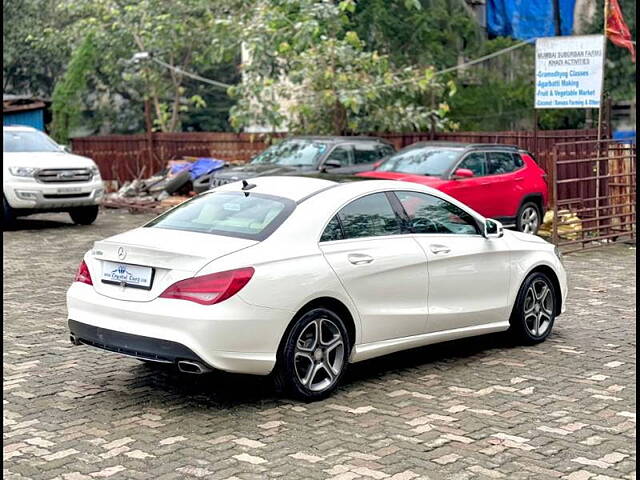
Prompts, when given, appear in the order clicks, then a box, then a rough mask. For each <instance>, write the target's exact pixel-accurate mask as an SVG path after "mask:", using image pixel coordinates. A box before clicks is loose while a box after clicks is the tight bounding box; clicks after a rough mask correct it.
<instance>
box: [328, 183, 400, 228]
mask: <svg viewBox="0 0 640 480" xmlns="http://www.w3.org/2000/svg"><path fill="white" fill-rule="evenodd" d="M338 216H339V217H340V222H341V223H342V230H343V232H344V238H360V237H380V236H384V235H396V234H400V233H402V232H401V225H400V220H399V218H398V217H397V215H396V213H395V211H394V210H393V208H391V204H390V203H389V200H388V199H387V196H386V195H385V194H384V193H373V194H371V195H367V196H365V197H361V198H359V199H357V200H354V201H353V202H351V203H350V204H348V205H347V206H346V207H344V208H343V209H342V210H340V212H339V213H338Z"/></svg>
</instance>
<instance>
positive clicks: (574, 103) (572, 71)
mask: <svg viewBox="0 0 640 480" xmlns="http://www.w3.org/2000/svg"><path fill="white" fill-rule="evenodd" d="M603 51H604V35H583V36H569V37H547V38H538V39H537V40H536V98H535V108H600V93H601V91H602V63H603V62H602V56H603Z"/></svg>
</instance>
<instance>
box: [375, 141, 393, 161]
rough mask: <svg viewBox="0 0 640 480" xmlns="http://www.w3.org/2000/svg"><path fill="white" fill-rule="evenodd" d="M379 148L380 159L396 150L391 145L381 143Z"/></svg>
mask: <svg viewBox="0 0 640 480" xmlns="http://www.w3.org/2000/svg"><path fill="white" fill-rule="evenodd" d="M377 150H378V159H380V158H384V157H388V156H389V155H391V154H392V153H394V152H395V150H394V149H393V148H392V147H391V146H389V145H384V144H383V145H379V146H378V147H377Z"/></svg>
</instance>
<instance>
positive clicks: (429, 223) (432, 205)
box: [395, 191, 479, 235]
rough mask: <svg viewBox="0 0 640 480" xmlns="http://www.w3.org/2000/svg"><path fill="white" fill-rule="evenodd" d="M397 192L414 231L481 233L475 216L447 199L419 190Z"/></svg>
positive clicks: (461, 233) (462, 233) (460, 233)
mask: <svg viewBox="0 0 640 480" xmlns="http://www.w3.org/2000/svg"><path fill="white" fill-rule="evenodd" d="M395 194H396V196H397V197H398V199H399V200H400V203H401V204H402V207H403V208H404V210H405V212H406V213H407V215H408V216H409V222H410V225H411V227H412V229H413V232H414V233H445V234H450V233H453V234H459V235H474V234H478V233H479V230H478V225H477V224H476V221H475V220H474V218H473V217H472V216H471V215H470V214H468V213H467V212H465V211H464V210H462V209H461V208H458V207H456V206H455V205H453V204H452V203H449V202H447V201H446V200H443V199H441V198H438V197H434V196H433V195H428V194H426V193H419V192H406V191H398V192H395Z"/></svg>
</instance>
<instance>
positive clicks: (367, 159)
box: [353, 143, 380, 165]
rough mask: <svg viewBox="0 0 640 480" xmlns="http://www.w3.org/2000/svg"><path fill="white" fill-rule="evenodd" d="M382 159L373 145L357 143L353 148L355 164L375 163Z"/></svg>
mask: <svg viewBox="0 0 640 480" xmlns="http://www.w3.org/2000/svg"><path fill="white" fill-rule="evenodd" d="M378 158H380V156H379V154H378V152H377V151H376V147H375V145H373V144H371V143H356V144H355V145H354V146H353V164H354V165H362V164H363V163H373V162H375V161H376V160H378Z"/></svg>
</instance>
